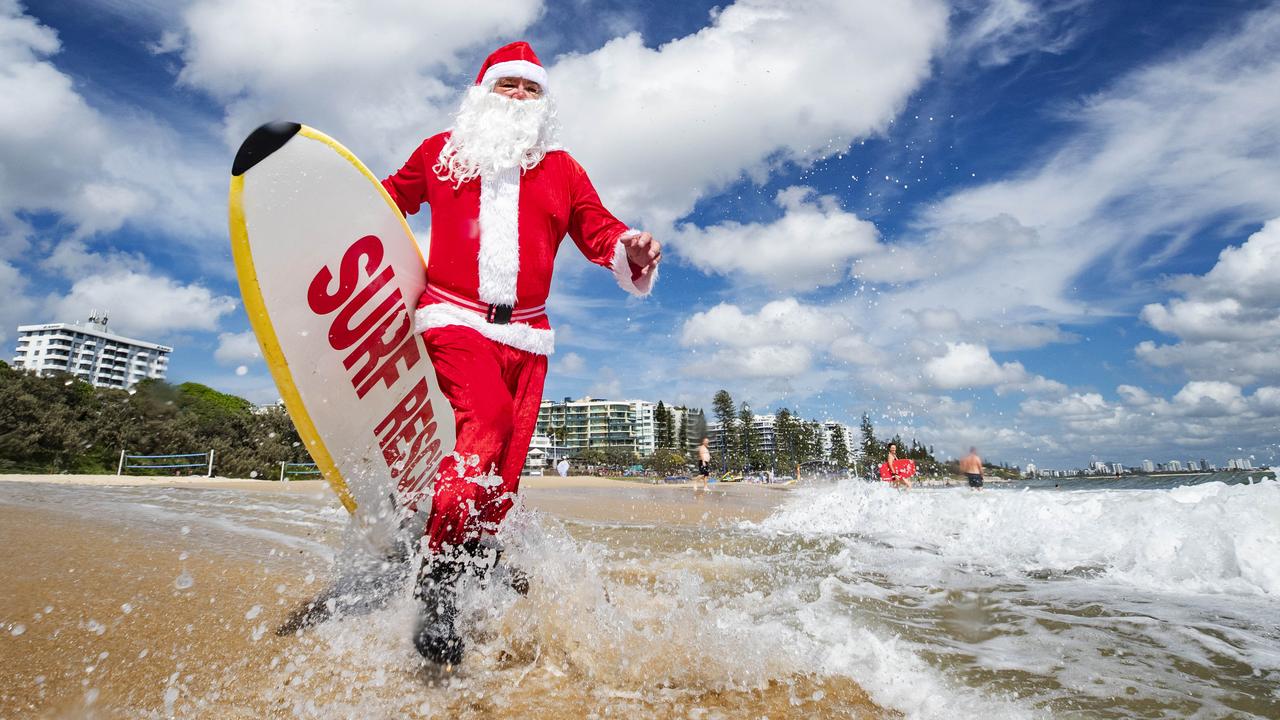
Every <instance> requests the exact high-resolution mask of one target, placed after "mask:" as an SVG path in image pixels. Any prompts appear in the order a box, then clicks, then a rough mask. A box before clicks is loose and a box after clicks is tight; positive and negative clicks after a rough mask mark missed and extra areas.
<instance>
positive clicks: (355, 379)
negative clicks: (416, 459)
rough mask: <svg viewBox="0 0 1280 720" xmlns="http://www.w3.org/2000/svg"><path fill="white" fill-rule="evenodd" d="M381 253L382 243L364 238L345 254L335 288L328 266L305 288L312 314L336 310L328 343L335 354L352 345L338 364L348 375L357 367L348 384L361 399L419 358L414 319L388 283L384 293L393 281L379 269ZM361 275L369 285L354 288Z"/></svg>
mask: <svg viewBox="0 0 1280 720" xmlns="http://www.w3.org/2000/svg"><path fill="white" fill-rule="evenodd" d="M383 255H384V253H383V247H382V241H381V240H379V239H378V237H377V236H375V235H365V236H364V237H362V238H360V239H359V240H357V241H355V242H354V243H352V244H351V246H350V247H348V248H347V250H346V252H345V253H343V255H342V260H341V262H340V263H339V265H338V278H337V280H338V287H337V288H336V289H332V288H331V287H330V286H331V285H333V281H334V277H333V271H332V270H330V269H329V267H328V266H327V265H326V266H325V267H322V268H320V272H318V273H316V275H315V277H314V278H312V279H311V285H310V287H309V288H308V289H307V304H308V305H310V307H311V310H312V312H314V313H316V314H317V315H328V314H330V313H333V312H334V311H337V315H335V316H334V318H333V322H332V323H331V324H330V325H329V345H330V346H332V347H333V349H334V350H347V349H348V348H352V346H354V349H353V350H352V351H351V353H350V354H348V355H347V356H346V358H344V359H343V361H342V366H343V367H345V368H346V369H347V370H348V371H350V370H351V369H352V368H353V367H356V366H358V367H359V369H357V370H356V371H355V372H354V373H353V374H352V375H351V378H350V380H351V384H352V386H353V387H355V389H356V396H357V397H360V398H363V397H364V396H365V395H367V394H368V393H369V390H371V389H372V388H373V386H374V384H376V383H377V381H379V380H381V381H382V382H383V384H385V385H386V386H387V387H388V388H389V387H391V386H392V385H394V384H395V382H396V381H397V380H399V379H400V370H399V368H398V367H397V364H398V363H401V362H403V364H404V369H405V370H409V369H411V368H413V366H414V365H417V364H418V360H420V359H421V357H422V356H421V350H420V348H419V345H418V343H417V342H416V340H415V339H414V337H413V316H412V315H410V314H409V309H408V307H406V306H405V303H404V298H403V297H401V295H400V289H399V288H397V287H395V286H394V285H392V286H390V287H391V291H390V292H383V291H384V289H385V288H387V287H388V285H389V283H391V281H392V280H393V279H394V278H395V270H394V269H393V268H392V267H391V266H390V265H387V266H386V267H382V268H381V270H379V267H380V266H381V265H382V260H383ZM362 268H363V270H364V272H363V273H362V272H361V269H362ZM362 276H367V277H368V278H369V282H367V283H366V284H365V285H364V286H363V287H360V288H359V290H357V289H356V288H357V286H358V285H359V283H360V280H361V278H362ZM380 296H381V297H380ZM379 297H380V299H379V300H377V301H375V298H379ZM388 333H390V335H388Z"/></svg>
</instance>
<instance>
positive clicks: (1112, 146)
mask: <svg viewBox="0 0 1280 720" xmlns="http://www.w3.org/2000/svg"><path fill="white" fill-rule="evenodd" d="M1276 86H1280V9H1277V8H1269V9H1267V10H1264V11H1260V12H1257V13H1253V14H1251V15H1248V16H1246V17H1245V18H1244V19H1243V20H1242V21H1241V22H1240V24H1239V26H1238V27H1234V28H1232V29H1231V30H1230V31H1228V32H1224V33H1223V34H1221V35H1220V36H1218V37H1216V38H1214V39H1212V40H1210V41H1209V42H1207V43H1206V44H1204V45H1203V46H1201V47H1199V48H1196V49H1194V50H1192V51H1190V52H1186V53H1183V54H1180V55H1176V56H1172V57H1169V58H1168V59H1163V60H1161V61H1159V62H1155V63H1152V64H1150V65H1148V66H1146V67H1143V68H1140V69H1138V70H1136V71H1134V72H1131V73H1129V74H1127V75H1125V76H1122V77H1120V78H1118V79H1117V80H1116V82H1115V83H1114V84H1113V85H1112V86H1110V87H1108V88H1106V89H1104V90H1102V91H1101V92H1099V93H1097V94H1095V95H1092V96H1089V97H1085V98H1082V99H1081V100H1080V101H1079V102H1078V103H1076V104H1075V105H1072V106H1069V107H1066V108H1065V109H1064V110H1063V111H1062V117H1061V119H1062V120H1063V121H1064V122H1065V123H1066V124H1067V125H1068V126H1069V127H1072V128H1074V129H1073V130H1070V131H1069V132H1068V133H1067V134H1066V135H1065V137H1064V140H1063V141H1062V142H1061V143H1060V144H1059V145H1058V146H1057V147H1056V148H1054V149H1052V150H1050V151H1049V152H1048V154H1047V155H1046V156H1045V157H1044V159H1043V161H1042V162H1038V163H1036V164H1034V165H1029V166H1028V167H1027V168H1026V169H1025V170H1023V171H1022V172H1019V173H1015V174H1013V175H1012V176H1010V177H1006V178H1002V179H1000V180H998V181H994V182H989V183H984V184H980V185H976V186H974V187H971V188H967V189H964V190H961V191H959V192H956V193H953V194H951V195H950V196H948V197H946V198H944V199H943V200H942V201H941V202H938V203H936V204H934V205H932V206H930V207H929V208H928V209H927V210H925V211H924V212H923V213H922V214H921V215H919V216H918V217H917V218H916V220H915V223H914V224H913V227H912V229H911V231H910V232H909V233H907V234H906V235H905V236H904V237H901V238H895V239H894V240H895V242H894V245H895V252H894V253H893V254H891V255H890V254H885V255H873V256H869V257H867V258H862V259H860V260H859V262H858V264H857V272H858V273H859V275H860V276H862V277H864V278H865V279H868V280H870V281H877V282H888V281H890V280H893V281H896V282H902V281H903V279H904V278H908V279H911V280H912V282H910V283H909V284H908V286H907V287H905V288H902V289H899V290H894V289H887V290H886V291H885V292H884V293H882V303H881V305H882V306H883V307H886V308H893V310H894V311H904V310H922V309H926V308H938V307H950V308H952V309H954V310H956V311H957V312H958V313H959V314H960V315H961V316H962V317H963V318H964V319H965V320H966V321H967V322H970V323H976V322H983V321H1001V322H1005V323H1039V324H1041V325H1043V326H1046V327H1048V326H1053V325H1060V324H1062V323H1069V322H1081V321H1083V322H1092V321H1093V320H1094V319H1095V318H1097V317H1099V316H1107V315H1112V314H1115V313H1116V312H1118V311H1119V310H1118V309H1117V308H1116V307H1114V306H1113V304H1118V303H1123V302H1125V299H1126V297H1132V296H1130V295H1127V292H1119V293H1114V294H1112V295H1111V296H1110V297H1108V298H1097V299H1092V300H1088V299H1085V298H1082V297H1080V296H1079V294H1078V292H1077V290H1076V288H1077V286H1078V278H1079V277H1080V275H1081V274H1082V273H1084V272H1086V271H1088V272H1091V273H1093V274H1094V275H1095V278H1096V277H1097V276H1099V275H1101V276H1102V277H1103V278H1107V279H1110V280H1112V281H1113V286H1115V287H1119V288H1128V287H1130V286H1131V285H1132V284H1133V283H1132V280H1133V277H1134V275H1135V274H1136V273H1139V272H1142V271H1144V270H1145V271H1149V270H1151V269H1153V268H1158V267H1159V264H1160V263H1161V262H1163V261H1164V260H1165V259H1167V258H1169V257H1172V256H1174V255H1176V254H1177V253H1178V251H1179V250H1180V249H1181V248H1183V247H1184V246H1185V243H1187V242H1190V241H1191V240H1192V239H1194V238H1195V237H1196V236H1197V234H1198V233H1199V232H1201V231H1203V230H1205V229H1206V228H1209V227H1213V225H1211V223H1213V224H1217V223H1222V222H1223V221H1226V222H1251V221H1261V220H1263V219H1266V218H1270V217H1275V216H1276V215H1277V214H1280V196H1277V195H1276V194H1275V193H1274V192H1271V190H1270V188H1272V187H1276V186H1280V165H1278V164H1277V163H1275V162H1273V161H1272V158H1275V157H1277V156H1280V132H1277V130H1276V125H1275V123H1274V122H1273V121H1272V118H1274V117H1276V116H1277V115H1280V94H1277V93H1275V92H1271V91H1269V90H1268V88H1271V87H1276ZM1241 259H1242V260H1243V258H1241ZM1240 265H1241V266H1244V265H1246V263H1244V262H1241V263H1240ZM935 272H936V273H937V275H936V276H935V274H934V273H935ZM1233 274H1234V273H1233ZM1263 286H1265V282H1264V283H1263ZM886 312H888V311H887V310H886Z"/></svg>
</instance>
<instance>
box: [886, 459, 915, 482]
mask: <svg viewBox="0 0 1280 720" xmlns="http://www.w3.org/2000/svg"><path fill="white" fill-rule="evenodd" d="M893 467H894V469H895V470H897V471H898V477H899V478H901V479H903V480H906V479H909V478H911V477H913V476H915V474H916V461H915V460H911V459H910V458H898V459H897V460H895V461H894V463H893ZM880 479H881V480H891V479H893V472H892V471H890V470H889V463H887V462H883V463H880Z"/></svg>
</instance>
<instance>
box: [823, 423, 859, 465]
mask: <svg viewBox="0 0 1280 720" xmlns="http://www.w3.org/2000/svg"><path fill="white" fill-rule="evenodd" d="M836 428H839V429H840V432H841V434H843V435H844V446H845V448H846V450H847V453H848V456H849V462H854V461H855V460H857V459H858V458H860V457H862V443H861V442H860V441H859V438H858V437H856V436H855V435H854V430H853V428H851V427H849V426H848V425H845V424H844V423H842V422H839V421H837V420H825V421H823V423H822V455H823V457H831V438H833V437H834V436H835V431H836Z"/></svg>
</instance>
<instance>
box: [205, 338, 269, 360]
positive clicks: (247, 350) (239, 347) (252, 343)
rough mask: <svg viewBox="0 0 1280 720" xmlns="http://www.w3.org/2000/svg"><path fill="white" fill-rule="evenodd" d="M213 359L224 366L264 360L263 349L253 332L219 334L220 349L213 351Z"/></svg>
mask: <svg viewBox="0 0 1280 720" xmlns="http://www.w3.org/2000/svg"><path fill="white" fill-rule="evenodd" d="M213 359H214V360H216V361H218V362H219V363H220V364H222V365H236V364H238V363H242V362H247V361H250V360H261V359H262V348H261V347H260V346H259V345H258V338H257V336H256V335H254V334H253V331H252V330H246V331H245V332H240V333H219V334H218V349H216V350H214V351H213Z"/></svg>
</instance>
